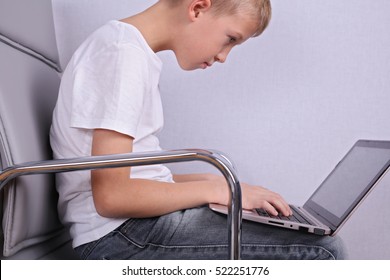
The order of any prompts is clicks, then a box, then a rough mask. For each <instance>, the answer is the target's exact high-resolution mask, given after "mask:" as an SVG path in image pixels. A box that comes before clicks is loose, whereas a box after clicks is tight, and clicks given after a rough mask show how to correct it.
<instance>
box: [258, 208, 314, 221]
mask: <svg viewBox="0 0 390 280" xmlns="http://www.w3.org/2000/svg"><path fill="white" fill-rule="evenodd" d="M255 210H256V212H257V214H259V215H260V216H263V217H270V218H273V219H278V220H284V221H291V222H297V223H303V224H309V225H310V224H311V223H310V222H309V221H308V220H306V219H305V218H304V217H303V216H302V215H300V214H299V213H298V212H297V211H296V210H295V209H294V207H291V210H292V212H293V214H292V215H291V216H288V217H287V216H283V215H278V216H272V215H270V214H268V212H267V211H265V210H264V209H261V208H257V209H255Z"/></svg>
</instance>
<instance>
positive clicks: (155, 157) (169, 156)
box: [0, 149, 242, 259]
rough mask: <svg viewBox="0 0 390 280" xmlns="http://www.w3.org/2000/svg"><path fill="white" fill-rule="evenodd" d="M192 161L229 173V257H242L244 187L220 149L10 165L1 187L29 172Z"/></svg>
mask: <svg viewBox="0 0 390 280" xmlns="http://www.w3.org/2000/svg"><path fill="white" fill-rule="evenodd" d="M189 161H203V162H207V163H209V164H211V165H213V166H214V167H216V168H217V169H218V170H219V171H220V172H221V173H222V174H223V176H224V177H225V179H226V181H227V183H228V185H229V187H230V203H229V207H228V208H229V213H228V235H229V259H240V256H241V223H242V201H241V187H240V183H239V181H238V178H237V175H236V171H235V169H234V167H233V164H232V162H231V161H230V160H229V159H228V158H227V157H226V156H225V155H224V154H222V153H221V152H218V151H213V150H197V149H189V150H172V151H159V152H149V153H129V154H116V155H104V156H91V157H82V158H73V159H57V160H46V161H35V162H28V163H24V164H18V165H14V166H10V167H8V168H6V169H4V170H1V171H0V191H1V190H2V188H3V187H4V186H5V185H6V183H7V182H8V181H10V180H12V179H14V178H16V177H19V176H22V175H28V174H45V173H59V172H70V171H77V170H92V169H102V168H115V167H125V166H129V167H130V166H141V165H153V164H164V163H177V162H189Z"/></svg>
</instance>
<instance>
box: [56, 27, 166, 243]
mask: <svg viewBox="0 0 390 280" xmlns="http://www.w3.org/2000/svg"><path fill="white" fill-rule="evenodd" d="M161 67H162V63H161V60H160V59H159V58H158V56H157V55H156V54H155V53H154V52H153V51H152V49H151V48H150V47H149V45H148V44H147V43H146V41H145V39H144V38H143V37H142V35H141V33H140V32H139V31H138V30H137V29H136V28H135V27H134V26H132V25H129V24H126V23H123V22H119V21H110V22H108V23H107V24H106V25H104V26H103V27H101V28H99V29H98V30H97V31H95V32H94V33H93V34H92V35H91V36H90V37H89V38H87V40H86V41H85V42H84V43H83V44H82V45H81V46H80V47H79V48H78V50H77V51H76V52H75V54H74V55H73V57H72V59H71V61H70V62H69V64H68V66H67V68H66V70H65V72H64V74H63V76H62V80H61V86H60V90H59V96H58V102H57V105H56V107H55V110H54V113H53V124H52V127H51V131H50V142H51V146H52V149H53V152H54V157H55V158H74V157H83V156H90V155H91V147H92V133H93V129H96V128H103V129H109V130H114V131H117V132H120V133H123V134H126V135H129V136H131V137H133V138H134V143H133V152H141V151H142V152H144V151H158V150H161V148H160V146H159V141H158V138H157V137H156V133H157V132H159V131H160V130H161V129H162V126H163V111H162V105H161V98H160V92H159V87H158V83H159V77H160V72H161ZM130 176H131V177H132V178H143V179H151V180H159V181H166V182H172V175H171V172H170V171H169V169H168V168H166V167H165V166H163V165H153V166H142V167H133V168H131V175H130ZM57 190H58V192H59V203H58V210H59V215H60V218H61V220H62V222H63V223H64V224H65V225H67V226H69V227H70V233H71V236H72V238H73V247H77V246H79V245H82V244H84V243H87V242H90V241H93V240H96V239H98V238H100V237H102V236H104V235H105V234H107V233H109V232H110V231H112V230H113V229H115V228H116V227H118V226H119V225H120V224H122V223H123V222H124V221H125V220H124V219H111V218H104V217H101V216H100V215H99V214H98V213H97V212H96V209H95V205H94V202H93V198H92V191H91V183H90V172H89V171H77V172H69V173H59V174H57Z"/></svg>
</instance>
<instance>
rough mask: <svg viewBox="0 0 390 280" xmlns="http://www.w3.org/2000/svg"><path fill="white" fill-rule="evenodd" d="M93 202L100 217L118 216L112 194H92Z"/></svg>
mask: <svg viewBox="0 0 390 280" xmlns="http://www.w3.org/2000/svg"><path fill="white" fill-rule="evenodd" d="M94 204H95V209H96V212H97V213H98V214H99V215H100V216H102V217H105V218H117V217H118V216H119V211H118V209H117V206H118V204H117V203H115V202H114V198H113V197H112V195H97V196H94Z"/></svg>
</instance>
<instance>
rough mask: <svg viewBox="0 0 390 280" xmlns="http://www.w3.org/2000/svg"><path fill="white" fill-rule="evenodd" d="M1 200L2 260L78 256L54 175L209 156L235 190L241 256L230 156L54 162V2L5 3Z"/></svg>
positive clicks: (181, 153)
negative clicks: (51, 133)
mask: <svg viewBox="0 0 390 280" xmlns="http://www.w3.org/2000/svg"><path fill="white" fill-rule="evenodd" d="M0 61H1V63H0V159H1V160H0V170H1V171H0V195H1V196H0V201H1V210H2V212H1V217H2V231H1V239H2V240H1V244H2V247H3V250H2V251H3V253H2V259H75V258H77V257H76V255H75V254H74V252H73V250H72V249H71V245H70V244H71V240H70V237H69V234H68V230H67V229H66V228H64V227H63V226H62V225H61V223H60V221H59V220H58V217H57V199H58V197H57V193H56V191H55V181H54V176H53V173H56V172H71V171H74V170H90V169H96V168H114V167H120V166H138V165H145V164H158V163H173V162H184V161H204V162H208V163H210V164H212V165H214V166H215V167H216V168H217V169H219V170H220V171H221V172H222V174H223V175H224V176H225V178H226V180H227V182H228V184H229V186H230V190H231V199H232V200H231V204H230V207H229V208H230V213H229V216H228V224H227V227H228V228H227V229H228V234H229V240H230V250H229V256H227V257H229V258H232V259H238V258H239V257H240V236H241V235H240V230H241V192H240V184H239V182H238V179H237V176H236V174H235V170H234V168H233V166H232V164H231V162H230V161H229V160H228V158H227V157H226V156H224V155H223V154H221V153H220V152H216V151H209V150H175V151H163V152H155V153H131V154H124V155H112V156H99V157H86V158H77V159H63V160H53V159H52V155H51V154H52V153H51V150H50V145H49V129H50V124H51V118H52V111H53V108H54V105H55V102H56V98H57V92H58V87H59V84H60V76H61V72H62V69H63V67H62V66H61V63H60V58H59V54H58V48H57V42H56V36H55V28H54V23H53V9H52V1H51V0H35V1H29V0H0Z"/></svg>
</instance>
